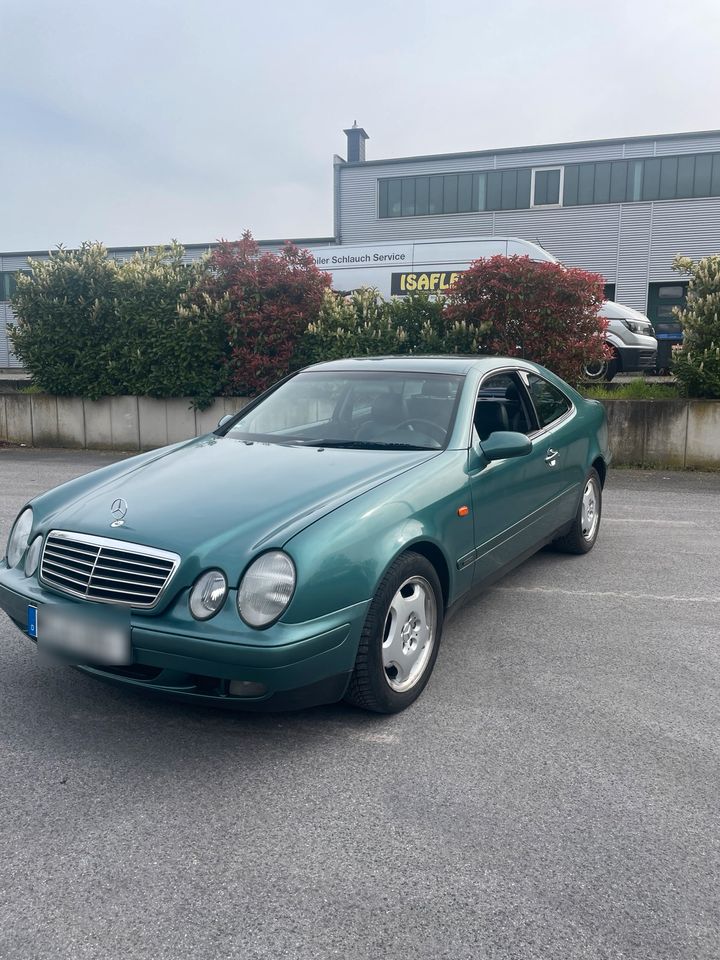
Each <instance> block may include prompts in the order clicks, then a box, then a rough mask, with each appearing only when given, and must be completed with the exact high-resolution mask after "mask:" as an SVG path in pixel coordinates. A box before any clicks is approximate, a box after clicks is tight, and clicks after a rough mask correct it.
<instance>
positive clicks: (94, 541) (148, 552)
mask: <svg viewBox="0 0 720 960" xmlns="http://www.w3.org/2000/svg"><path fill="white" fill-rule="evenodd" d="M51 537H55V538H56V539H57V540H69V541H74V542H75V543H87V544H88V545H90V546H93V547H98V548H100V549H102V548H105V549H107V550H117V551H119V552H123V551H125V552H126V553H129V554H137V556H138V557H140V558H142V557H146V558H147V559H148V560H153V559H155V560H165V561H166V562H170V563H172V568H171V569H170V572H169V573H168V576H167V579H166V581H165V584H164V585H163V587H162V589H161V590H160V592H159V593H158V595H157V597H156V598H155V599H154V600H153V602H152V603H128V602H127V601H114V600H105V599H100V598H98V597H89V596H88V595H87V593H84V592H82V591H80V590H73V589H71V588H69V587H68V588H65V587H60V586H58V584H56V583H51V582H50V581H49V580H45V578H44V577H43V575H42V571H43V564H44V562H45V550H46V549H47V545H48V540H49V539H50V538H51ZM180 560H181V557H180V555H179V554H177V553H173V552H172V551H170V550H161V549H159V548H158V547H148V546H146V545H145V544H142V543H131V542H128V541H126V540H114V539H113V538H112V537H98V536H95V535H93V534H89V533H74V532H73V531H71V530H50V531H48V533H47V534H46V535H45V541H44V543H43V549H42V554H41V556H40V563H39V565H38V580H39V581H40V583H41V584H43V586H45V587H47V588H48V589H49V590H55V591H56V592H57V593H62V594H67V595H68V596H72V597H78V598H79V599H81V600H85V601H86V602H87V603H106V604H108V605H110V606H113V607H128V608H132V609H134V610H153V609H154V608H155V607H156V606H157V605H158V604H159V603H160V600H161V599H162V597H163V595H164V594H165V592H166V590H167V589H168V587H169V586H170V583H171V581H172V580H173V578H174V576H175V574H176V573H177V569H178V567H179V566H180ZM97 562H98V560H97V558H96V560H95V563H94V564H93V570H92V571H91V572H90V577H91V576H92V573H93V571H94V570H95V566H96V565H97ZM89 579H90V578H88V582H89Z"/></svg>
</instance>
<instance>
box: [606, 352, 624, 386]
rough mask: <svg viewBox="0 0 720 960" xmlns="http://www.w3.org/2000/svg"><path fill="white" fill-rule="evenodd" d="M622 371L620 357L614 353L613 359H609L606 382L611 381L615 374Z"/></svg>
mask: <svg viewBox="0 0 720 960" xmlns="http://www.w3.org/2000/svg"><path fill="white" fill-rule="evenodd" d="M619 372H620V358H619V357H618V355H617V354H616V353H615V354H613V357H612V360H609V361H608V365H607V370H606V371H605V382H606V383H610V381H611V380H612V379H613V378H614V376H615V374H617V373H619Z"/></svg>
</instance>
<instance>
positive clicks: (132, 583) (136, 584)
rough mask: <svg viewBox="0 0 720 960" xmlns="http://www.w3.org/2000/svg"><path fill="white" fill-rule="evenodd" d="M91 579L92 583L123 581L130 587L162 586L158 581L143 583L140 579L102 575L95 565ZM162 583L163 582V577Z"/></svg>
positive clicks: (148, 587) (147, 588) (146, 588)
mask: <svg viewBox="0 0 720 960" xmlns="http://www.w3.org/2000/svg"><path fill="white" fill-rule="evenodd" d="M92 581H93V583H96V582H98V581H102V582H105V581H107V582H108V583H125V584H127V585H128V586H130V587H142V588H143V589H144V590H153V589H155V588H156V587H160V586H162V584H160V583H143V581H142V580H126V579H124V578H123V577H104V576H102V575H101V574H99V573H98V572H97V567H96V568H95V573H93V577H92ZM162 583H165V580H164V579H163V581H162Z"/></svg>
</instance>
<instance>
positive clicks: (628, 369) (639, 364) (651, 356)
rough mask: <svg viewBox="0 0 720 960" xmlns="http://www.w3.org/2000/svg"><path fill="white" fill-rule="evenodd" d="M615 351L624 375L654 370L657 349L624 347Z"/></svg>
mask: <svg viewBox="0 0 720 960" xmlns="http://www.w3.org/2000/svg"><path fill="white" fill-rule="evenodd" d="M615 349H616V350H617V352H618V353H619V354H620V365H621V368H622V370H623V371H624V372H625V373H632V372H634V371H636V370H654V369H655V363H656V361H657V348H654V349H653V348H651V347H628V346H624V347H616V348H615Z"/></svg>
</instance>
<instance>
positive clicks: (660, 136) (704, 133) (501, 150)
mask: <svg viewBox="0 0 720 960" xmlns="http://www.w3.org/2000/svg"><path fill="white" fill-rule="evenodd" d="M711 136H715V137H717V136H720V130H688V131H680V132H678V133H657V134H644V135H643V136H639V137H607V138H605V139H602V140H569V141H565V142H562V143H536V144H531V145H529V146H523V147H498V148H496V149H491V150H463V151H460V152H456V153H425V154H419V155H417V156H412V157H387V158H386V159H384V160H362V161H355V162H350V161H345V164H344V165H345V166H347V167H372V166H380V165H381V164H384V163H413V162H420V161H425V160H455V159H463V158H466V157H468V158H469V157H492V156H495V155H496V154H505V153H532V152H533V151H536V150H552V149H555V150H560V149H564V148H567V147H590V146H600V145H602V144H611V143H643V142H648V141H650V142H652V141H654V140H672V139H674V138H677V137H711Z"/></svg>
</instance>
